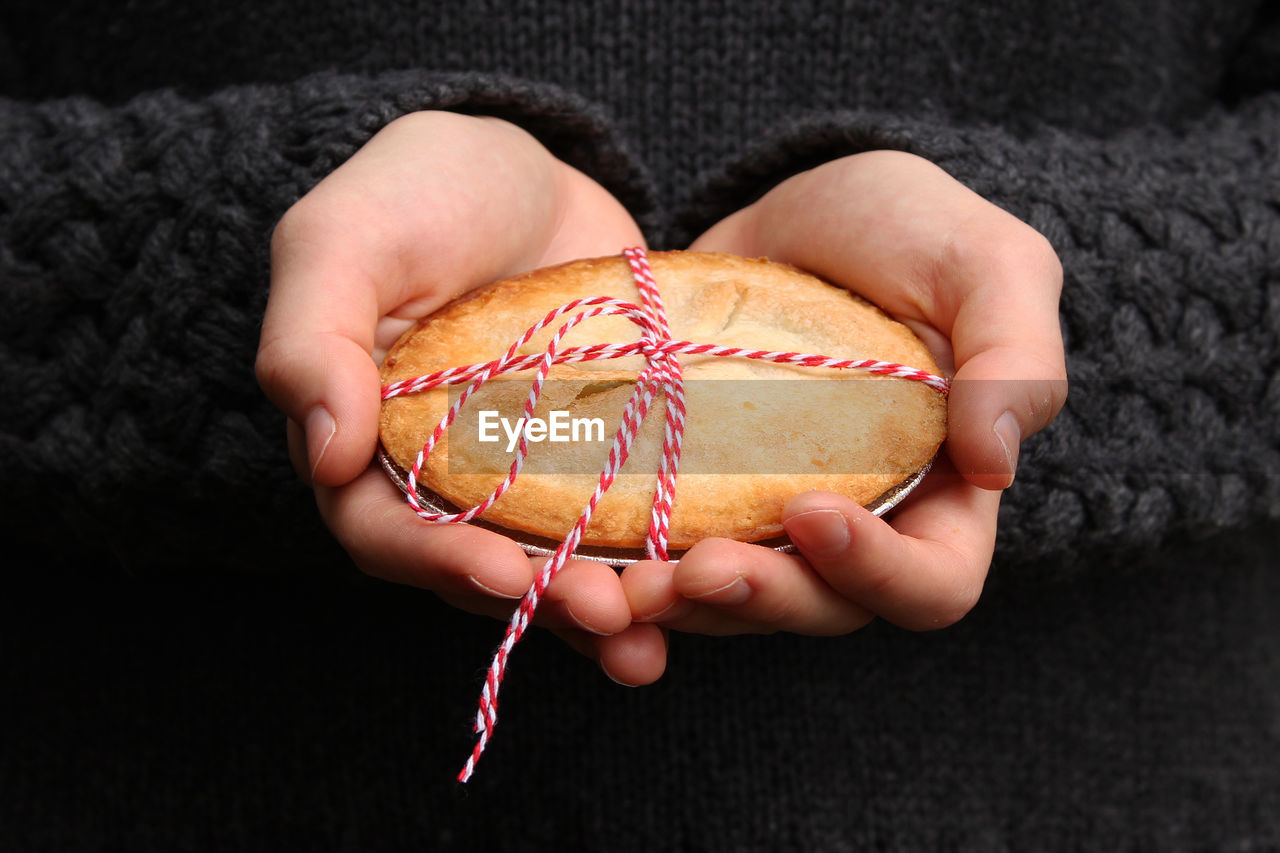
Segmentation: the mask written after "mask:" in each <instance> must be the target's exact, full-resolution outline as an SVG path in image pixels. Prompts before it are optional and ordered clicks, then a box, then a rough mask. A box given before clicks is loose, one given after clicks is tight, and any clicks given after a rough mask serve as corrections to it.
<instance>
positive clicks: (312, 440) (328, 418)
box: [303, 406, 338, 480]
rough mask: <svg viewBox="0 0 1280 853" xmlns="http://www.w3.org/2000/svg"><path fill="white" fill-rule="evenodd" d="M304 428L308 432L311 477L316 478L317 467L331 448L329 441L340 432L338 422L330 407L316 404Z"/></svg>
mask: <svg viewBox="0 0 1280 853" xmlns="http://www.w3.org/2000/svg"><path fill="white" fill-rule="evenodd" d="M303 429H304V430H305V431H306V433H307V456H308V457H310V459H311V479H313V480H314V479H315V477H316V469H317V468H319V467H320V461H321V460H322V459H324V453H325V451H326V450H328V449H329V442H331V441H333V437H334V436H335V435H337V434H338V424H337V422H336V421H334V419H333V415H331V414H329V410H328V409H326V408H325V407H324V406H316V407H315V408H314V409H312V410H311V412H310V413H309V414H308V415H307V422H306V423H305V424H304V425H303Z"/></svg>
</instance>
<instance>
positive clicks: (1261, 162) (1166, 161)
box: [681, 94, 1280, 573]
mask: <svg viewBox="0 0 1280 853" xmlns="http://www.w3.org/2000/svg"><path fill="white" fill-rule="evenodd" d="M877 148H888V149H896V150H900V151H906V152H910V153H914V154H917V155H920V156H922V157H925V158H927V159H929V160H932V161H933V162H935V163H937V164H938V165H940V166H941V167H942V168H944V169H945V170H946V171H948V172H949V173H950V174H952V175H953V176H954V177H956V178H957V179H958V180H959V181H960V182H961V183H963V184H965V185H967V186H968V187H970V188H971V189H973V190H974V191H976V192H978V193H979V194H981V195H983V196H984V197H986V198H987V199H989V200H990V201H992V202H994V203H995V204H997V205H999V206H1000V207H1003V208H1005V209H1007V210H1009V211H1010V212H1011V213H1013V214H1014V215H1016V216H1018V217H1019V218H1021V219H1023V220H1025V221H1026V222H1028V223H1029V224H1031V225H1032V226H1033V227H1035V228H1036V229H1037V230H1039V231H1041V232H1042V233H1043V234H1045V236H1046V237H1048V238H1049V240H1050V242H1051V243H1052V244H1053V246H1054V248H1055V249H1056V250H1057V252H1058V254H1059V256H1060V258H1061V260H1062V264H1063V267H1064V274H1065V281H1064V289H1063V296H1062V303H1061V323H1062V330H1063V335H1064V340H1065V342H1066V347H1067V370H1068V375H1069V377H1070V379H1071V391H1070V395H1069V399H1068V400H1067V403H1066V407H1065V408H1064V410H1063V411H1062V413H1061V414H1060V415H1059V417H1058V419H1057V420H1056V421H1055V422H1054V424H1053V425H1051V426H1050V427H1049V429H1048V430H1046V431H1045V432H1043V433H1041V434H1039V435H1036V436H1033V437H1031V438H1030V439H1028V440H1027V442H1026V443H1025V445H1024V447H1023V452H1022V455H1021V459H1020V463H1019V469H1018V478H1017V482H1016V483H1015V485H1014V486H1013V487H1012V488H1011V489H1010V490H1009V491H1008V493H1007V494H1006V497H1005V500H1004V501H1003V504H1002V506H1001V514H1000V533H999V539H998V545H997V560H998V562H1000V563H1017V564H1030V563H1034V564H1036V565H1037V566H1038V567H1047V568H1045V569H1044V570H1045V571H1048V572H1049V573H1052V572H1053V571H1055V570H1065V569H1068V568H1070V567H1084V566H1089V565H1097V564H1098V563H1099V561H1100V560H1102V559H1103V558H1109V559H1107V560H1106V562H1107V564H1109V565H1118V564H1119V559H1117V558H1120V559H1124V560H1132V558H1133V557H1134V556H1135V555H1137V554H1139V553H1142V552H1145V551H1148V550H1150V549H1152V548H1154V547H1156V546H1159V545H1160V544H1162V543H1165V542H1167V541H1169V540H1170V539H1171V538H1187V537H1190V538H1198V537H1204V536H1209V535H1214V534H1220V533H1223V532H1226V531H1233V530H1242V529H1244V528H1246V527H1249V526H1251V525H1255V524H1257V523H1260V522H1262V523H1266V522H1269V521H1274V520H1275V519H1277V518H1280V266H1277V261H1276V259H1277V258H1280V243H1277V239H1278V235H1280V95H1276V94H1270V95H1266V96H1263V97H1260V98H1256V99H1254V100H1252V101H1250V102H1247V103H1245V104H1243V105H1241V106H1240V107H1239V108H1238V109H1236V110H1233V111H1226V110H1219V111H1214V112H1212V113H1210V114H1208V115H1206V116H1204V117H1203V118H1202V120H1201V121H1199V122H1197V123H1196V124H1195V125H1193V126H1191V127H1188V128H1184V129H1182V130H1181V131H1180V132H1177V133H1175V132H1172V131H1170V130H1168V129H1163V128H1149V129H1143V130H1138V131H1133V132H1129V133H1126V134H1124V135H1121V136H1118V137H1114V138H1109V139H1098V138H1093V137H1081V136H1075V135H1071V134H1068V133H1066V132H1063V131H1061V130H1057V129H1053V128H1049V127H1045V128H1042V129H1040V130H1038V131H1037V132H1034V133H1031V134H1029V135H1027V136H1013V135H1011V134H1009V133H1006V132H1004V131H1002V130H999V129H995V128H990V127H960V126H955V125H953V124H949V123H948V122H947V121H945V120H942V119H928V118H922V119H916V120H909V119H904V118H898V117H888V116H883V115H868V114H865V113H850V112H844V113H833V114H826V115H816V116H811V117H809V118H807V119H805V120H803V121H797V122H793V123H789V124H787V125H784V126H780V127H778V128H777V129H776V131H775V132H774V133H773V134H772V135H771V136H770V137H769V138H767V139H764V140H762V141H760V142H759V143H758V144H757V145H755V146H754V147H753V148H752V149H750V150H749V151H747V152H746V153H745V154H744V156H743V157H742V158H741V159H740V160H738V161H737V162H734V163H731V164H729V165H728V166H727V167H725V168H724V169H723V171H722V172H721V173H720V174H719V175H718V176H716V177H713V178H712V179H711V180H709V181H707V182H706V183H705V185H704V187H703V188H702V190H701V191H700V192H699V193H697V194H696V196H695V198H694V201H693V203H692V204H691V205H690V206H689V208H688V209H687V210H686V211H685V212H684V214H683V216H682V217H681V222H682V226H683V228H684V229H685V232H686V236H690V237H691V236H694V235H696V234H697V233H700V232H701V231H702V230H704V229H705V228H707V227H709V226H710V225H711V224H713V223H714V222H715V221H717V220H718V219H719V218H721V217H723V216H725V215H727V214H728V213H731V212H732V211H734V210H736V209H738V208H740V207H742V206H744V205H746V204H749V203H751V202H752V201H754V200H755V199H757V198H759V197H760V196H762V195H763V194H764V193H765V192H767V191H768V190H769V189H770V188H771V187H773V186H775V185H777V184H778V183H780V182H782V181H784V180H785V179H786V178H788V177H789V176H791V175H794V174H796V173H798V172H800V171H803V170H805V169H809V168H812V167H814V166H817V165H819V164H821V163H824V162H827V161H829V160H832V159H835V158H837V157H842V156H845V155H849V154H856V153H859V152H862V151H868V150H872V149H877ZM1053 567H1056V569H1055V568H1053Z"/></svg>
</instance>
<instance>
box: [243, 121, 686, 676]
mask: <svg viewBox="0 0 1280 853" xmlns="http://www.w3.org/2000/svg"><path fill="white" fill-rule="evenodd" d="M642 242H643V237H642V235H641V233H640V230H639V228H638V227H637V226H636V224H635V223H634V222H633V221H632V219H631V217H630V216H629V215H628V214H627V212H626V211H625V210H624V209H623V207H622V206H621V205H620V204H619V203H618V202H617V201H616V200H615V199H614V198H613V197H612V196H611V195H610V194H609V193H608V192H607V191H606V190H605V189H604V188H602V187H601V186H600V185H598V184H597V183H595V182H594V181H592V180H591V179H590V178H588V177H587V176H586V175H584V174H582V173H581V172H578V171H577V170H575V169H573V168H572V167H570V166H568V165H567V164H565V163H563V162H561V161H559V160H557V159H556V158H555V157H553V156H552V155H551V154H550V153H549V152H548V151H547V150H546V149H545V148H543V147H542V145H540V144H539V143H538V142H537V140H536V139H534V138H533V137H532V136H530V135H529V134H528V133H526V132H525V131H523V130H521V129H519V128H517V127H516V126H514V125H511V124H509V123H506V122H504V121H501V120H498V119H494V118H478V117H469V116H462V115H456V114H452V113H444V112H424V113H414V114H411V115H408V116H405V117H403V118H401V119H398V120H396V121H395V122H392V123H391V124H389V125H388V126H387V127H386V128H384V129H383V130H382V131H381V132H379V133H378V134H377V135H376V136H374V137H373V138H372V139H371V140H370V141H369V142H368V143H367V144H366V145H365V146H364V147H363V148H361V149H360V150H359V151H358V152H357V153H356V154H355V155H354V156H353V157H352V158H351V159H350V160H349V161H348V162H347V163H345V164H344V165H342V166H341V167H340V168H338V169H337V170H335V171H334V172H333V173H332V174H331V175H329V176H328V177H327V178H325V179H324V180H323V181H322V182H320V183H319V184H318V185H317V186H316V187H315V188H314V189H313V190H312V191H311V192H310V193H308V194H307V195H306V196H305V197H304V198H303V199H301V200H300V201H299V202H298V203H297V204H295V205H294V206H293V207H292V208H290V209H289V211H288V212H287V213H286V214H285V216H284V217H283V218H282V219H281V221H280V223H279V225H278V226H277V227H276V230H275V234H274V236H273V238H272V244H271V293H270V297H269V300H268V304H267V311H266V316H265V318H264V320H263V327H262V337H261V341H260V345H259V349H258V359H257V365H256V367H257V375H258V381H259V383H260V384H261V386H262V388H263V390H264V391H265V392H266V394H267V396H268V397H269V398H270V399H271V400H272V401H273V402H274V403H275V404H276V405H277V406H278V407H279V408H280V409H281V410H282V411H283V412H284V413H285V415H286V416H287V419H288V437H289V448H290V455H291V458H292V459H293V463H294V466H295V467H296V468H297V470H298V473H299V475H300V476H302V477H303V479H304V480H306V481H307V482H309V483H310V484H312V485H313V487H314V489H315V492H316V500H317V503H318V505H319V507H320V511H321V514H322V515H323V516H324V519H325V522H326V524H328V526H329V528H330V530H332V532H333V534H334V536H335V537H336V538H337V539H338V541H339V542H340V543H341V544H342V545H343V547H345V548H346V549H347V551H348V552H349V553H350V554H351V556H352V558H353V559H354V560H355V562H356V564H357V565H358V566H360V568H361V569H362V570H364V571H366V572H368V573H370V574H372V575H375V576H378V577H381V578H385V579H387V580H392V581H396V582H401V583H408V584H413V585H415V586H420V587H425V588H428V589H431V590H434V591H435V592H436V593H438V594H439V595H440V596H441V597H442V598H444V599H445V600H446V601H449V602H451V603H452V604H454V605H455V606H458V607H461V608H464V609H467V610H470V611H473V612H478V613H486V614H490V615H494V616H498V617H500V618H505V617H506V615H508V614H509V613H510V611H511V609H512V607H513V606H514V604H515V599H518V598H519V597H520V596H522V595H523V594H524V592H525V591H526V590H527V589H528V588H529V586H530V585H531V584H532V582H533V577H534V569H535V567H536V564H535V563H533V562H531V561H530V559H529V558H528V557H526V556H525V554H524V552H523V551H521V550H520V548H519V547H518V546H517V545H516V544H515V543H514V542H512V541H511V540H509V539H507V538H505V537H503V536H500V535H498V534H496V533H492V532H489V531H486V530H482V529H480V528H476V527H471V526H469V525H452V524H446V525H437V524H431V523H427V522H423V521H422V520H420V519H419V518H418V517H417V516H416V515H415V514H414V513H413V511H412V510H411V509H409V507H408V506H407V505H406V504H405V501H404V499H403V497H402V496H401V494H400V493H399V491H398V490H397V489H396V488H395V487H394V486H393V485H392V484H391V483H390V481H389V480H388V479H387V477H386V476H385V475H384V474H383V473H382V471H381V470H379V469H377V468H376V466H374V465H373V464H372V459H373V455H374V451H375V448H376V445H377V433H378V415H379V409H380V405H381V403H380V394H379V387H380V383H379V378H378V369H377V365H378V363H379V362H380V361H381V359H382V357H383V355H384V354H385V353H386V350H387V348H388V347H390V346H391V344H392V343H394V342H395V340H396V339H397V338H398V337H399V336H400V334H401V333H402V332H404V331H405V330H406V329H408V328H409V327H410V326H411V325H412V324H413V322H414V321H415V320H416V319H417V318H419V317H422V316H424V315H426V314H429V313H431V312H432V311H434V310H435V309H437V308H439V307H440V306H442V305H444V304H445V303H446V302H448V301H449V300H450V299H452V298H454V297H455V296H458V295H459V294H461V293H464V292H465V291H467V290H470V289H472V288H474V287H477V286H480V285H483V284H487V283H489V282H491V281H494V280H497V279H500V278H503V277H506V276H509V275H514V274H516V273H519V272H522V271H524V270H529V269H533V268H536V267H540V266H545V265H547V264H553V263H559V262H562V261H568V260H572V259H576V258H581V257H593V256H600V255H610V254H615V253H617V251H618V250H619V248H620V247H622V246H630V245H639V244H641V243H642ZM544 602H545V604H544V606H542V607H540V608H539V620H538V621H539V623H540V624H544V625H546V626H548V627H550V628H552V629H553V630H556V631H557V632H558V633H560V634H561V636H563V637H564V638H565V639H566V640H567V641H568V642H569V643H570V645H572V646H574V647H575V648H577V649H579V650H580V651H583V652H584V653H585V654H588V655H589V656H593V657H595V658H596V659H597V660H598V661H599V662H600V664H601V666H602V667H603V668H604V670H605V672H606V673H607V674H609V675H610V676H611V677H613V678H614V679H615V680H617V681H621V682H623V683H628V684H644V683H648V682H651V681H653V680H655V679H657V678H658V677H659V676H660V675H661V673H662V671H663V668H664V667H665V662H666V644H665V638H664V636H663V633H662V631H661V630H660V629H659V628H658V627H657V626H654V625H650V624H634V625H633V624H632V622H631V618H630V609H629V608H628V606H627V600H626V597H625V594H624V592H623V590H622V587H621V583H620V581H619V579H618V576H617V575H616V574H615V573H614V572H613V571H612V570H610V569H608V568H607V567H603V566H596V565H595V564H591V563H584V562H577V561H574V562H571V563H569V564H568V565H567V566H566V568H565V569H564V570H563V571H562V572H561V573H560V574H558V575H557V577H556V579H555V580H554V581H553V582H552V584H551V585H550V587H549V588H548V590H547V592H546V595H545V598H544Z"/></svg>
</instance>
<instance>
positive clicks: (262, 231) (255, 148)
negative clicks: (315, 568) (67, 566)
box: [0, 72, 652, 571]
mask: <svg viewBox="0 0 1280 853" xmlns="http://www.w3.org/2000/svg"><path fill="white" fill-rule="evenodd" d="M425 108H437V109H462V110H465V111H480V112H484V113H486V114H490V115H498V116H501V117H503V118H507V119H509V120H511V121H514V122H516V123H518V124H521V125H523V126H525V127H526V128H527V129H528V130H530V131H531V132H532V133H534V134H535V135H536V136H538V137H539V138H540V139H541V140H542V141H543V143H544V144H545V145H547V146H548V148H550V149H551V150H552V151H553V152H555V153H556V154H557V156H559V157H561V158H562V159H564V160H566V161H567V162H570V163H572V164H574V165H575V166H577V167H578V168H580V169H582V170H583V171H585V172H587V173H588V174H590V175H592V176H593V177H595V178H596V179H597V180H598V181H600V182H601V183H602V184H603V185H604V186H606V187H607V188H609V189H611V190H612V191H613V192H614V193H615V194H616V195H617V196H618V197H619V198H620V199H622V200H624V202H625V203H627V204H628V206H629V207H630V208H631V209H634V210H636V211H637V212H638V215H639V216H640V217H641V221H644V220H643V217H644V214H645V212H646V211H647V210H649V209H650V208H651V206H652V203H651V201H650V200H649V198H650V193H649V190H648V187H647V185H646V183H645V181H644V178H643V176H642V175H641V173H640V172H639V170H638V168H637V167H636V165H635V164H634V162H633V161H632V160H631V159H629V158H628V156H627V155H626V153H625V151H624V150H623V149H622V148H621V147H620V146H619V144H618V142H617V141H616V139H615V138H614V137H613V136H612V135H611V131H610V130H609V129H608V127H607V126H606V125H605V124H604V122H603V121H602V119H601V118H600V116H599V114H598V112H597V111H595V110H594V109H592V108H590V107H588V106H587V105H586V104H585V103H584V102H583V101H581V100H580V99H578V98H576V97H573V96H570V95H567V94H565V93H563V92H561V91H559V90H557V89H555V88H553V87H549V86H540V85H531V84H528V83H520V82H515V81H511V80H507V79H503V78H498V77H492V76H485V75H476V74H472V75H461V74H457V75H433V76H432V77H430V78H429V79H428V78H424V77H423V75H421V74H419V73H412V72H403V73H394V74H386V75H382V76H379V77H373V78H367V77H351V76H337V75H333V74H322V75H316V76H311V77H308V78H305V79H304V80H302V81H300V82H299V83H297V84H295V85H292V86H283V85H278V86H254V87H239V88H233V89H228V90H226V91H223V92H220V93H218V94H216V95H212V96H209V97H207V98H202V99H196V100H192V99H187V98H182V97H180V96H178V95H176V94H174V93H173V92H159V93H155V94H150V95H145V96H140V97H138V98H135V99H133V100H131V101H129V102H128V103H127V104H125V105H123V106H121V107H118V108H114V109H113V108H107V107H104V106H102V105H101V104H99V103H96V102H93V101H89V100H85V99H70V100H60V101H53V102H48V103H45V104H41V105H39V106H32V105H28V104H23V103H18V102H13V101H9V102H0V196H2V198H0V204H3V205H4V207H3V208H0V244H2V245H3V247H4V254H3V256H0V277H3V279H4V281H5V282H6V287H5V289H4V291H3V294H2V295H0V301H2V303H0V304H3V310H2V311H0V337H2V338H3V340H4V341H5V350H4V358H3V359H2V360H0V389H2V390H0V410H2V411H4V413H5V415H4V428H3V431H0V465H2V466H3V470H4V471H5V474H6V480H7V483H8V485H9V488H8V489H7V490H6V491H5V492H4V497H3V498H2V499H0V506H3V508H4V511H5V513H6V514H7V516H8V517H9V518H10V519H13V520H14V521H16V522H17V523H16V524H15V529H17V530H24V531H26V532H27V534H29V535H30V534H34V535H35V537H37V538H40V539H42V540H45V541H49V542H52V543H58V542H59V541H63V542H64V544H75V543H74V542H67V541H66V540H62V538H61V537H58V536H57V535H55V532H56V531H57V530H59V529H75V530H77V531H80V536H79V537H78V538H79V539H81V540H83V539H89V540H99V539H101V540H104V541H105V542H106V543H108V544H109V546H110V547H111V549H112V550H113V551H114V553H115V554H116V556H117V558H118V559H119V560H120V561H121V562H123V563H124V564H125V565H128V566H130V567H134V568H138V569H143V568H146V569H154V568H159V569H160V570H163V571H167V570H171V569H179V570H185V569H181V568H180V567H182V566H188V567H189V563H188V561H189V560H193V559H194V560H197V561H199V560H203V559H204V558H205V557H207V556H208V555H210V554H211V553H213V552H211V551H210V550H209V549H208V547H202V546H209V545H213V544H214V543H225V542H226V541H228V538H227V537H228V533H229V532H231V531H234V532H235V535H233V536H232V537H231V541H239V542H240V543H241V545H242V547H243V548H244V549H245V551H244V553H243V554H241V555H238V556H240V557H242V558H243V560H244V562H241V561H239V560H233V561H231V565H236V566H240V567H244V566H252V565H257V566H264V567H269V566H279V565H281V563H280V561H279V560H272V559H270V558H269V555H268V558H266V559H264V555H263V554H262V553H260V552H259V550H258V549H260V548H264V547H265V548H268V549H274V550H277V551H280V552H282V553H287V552H288V551H289V550H292V549H294V548H301V549H304V550H307V551H310V550H313V549H314V548H315V547H317V546H319V547H323V545H322V543H323V541H324V540H323V536H322V535H321V531H320V528H319V526H318V524H317V522H316V520H315V512H314V509H313V508H312V507H311V505H310V500H309V499H308V498H307V497H306V491H305V490H304V489H303V488H302V487H301V486H300V485H299V484H298V483H297V482H296V478H295V477H294V476H293V474H292V470H291V468H290V467H289V464H288V460H287V459H286V458H285V457H284V456H283V455H282V453H281V436H282V430H281V423H280V416H279V413H278V412H276V411H274V410H273V409H272V407H271V406H270V405H269V404H267V403H266V402H265V401H264V400H263V398H262V394H261V392H260V391H258V389H257V387H256V385H255V383H254V380H253V372H252V364H253V358H254V353H255V350H256V346H257V329H258V324H259V321H260V318H261V317H262V311H263V307H264V306H265V304H266V293H267V284H268V281H267V278H268V258H267V244H268V237H269V235H270V232H271V228H272V226H273V225H274V224H275V222H276V221H277V220H278V219H279V218H280V215H281V214H282V213H283V212H284V211H285V210H286V209H288V207H289V206H290V205H291V204H292V203H293V202H295V201H297V200H298V199H299V198H300V197H301V196H302V194H303V193H305V192H306V191H307V190H308V189H310V188H311V186H313V185H314V184H315V183H316V182H318V181H319V179H320V178H322V177H323V176H324V175H326V174H327V173H328V172H330V171H332V170H333V169H334V168H336V167H337V166H339V165H340V164H341V163H342V162H343V161H344V160H346V159H347V158H348V157H349V156H350V155H351V154H353V153H354V152H355V151H356V149H357V148H359V146H360V145H361V144H363V143H364V142H365V141H366V140H367V139H368V138H369V137H370V136H372V135H373V134H374V133H375V132H376V131H377V130H378V129H379V128H381V127H382V126H384V125H385V124H387V123H388V122H389V121H391V120H392V119H394V118H396V117H397V116H399V115H403V114H405V113H407V112H410V111H413V110H417V109H425ZM282 523H283V524H285V525H286V526H289V527H295V528H296V529H298V530H299V535H297V536H295V537H293V539H292V541H287V542H282V541H281V539H280V537H279V535H278V531H279V529H280V527H281V525H282ZM175 554H182V555H185V556H184V557H183V558H182V559H181V560H180V561H178V562H175V561H174V555H175ZM276 556H280V554H276ZM216 559H217V560H218V561H220V562H225V560H224V558H223V557H222V556H218V557H217V558H216Z"/></svg>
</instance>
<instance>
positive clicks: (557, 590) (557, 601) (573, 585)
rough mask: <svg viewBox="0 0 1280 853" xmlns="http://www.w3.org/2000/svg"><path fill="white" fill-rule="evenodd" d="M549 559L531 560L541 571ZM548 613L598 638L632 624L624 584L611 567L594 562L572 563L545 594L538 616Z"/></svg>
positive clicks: (570, 562) (552, 581) (568, 562)
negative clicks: (544, 612) (623, 588)
mask: <svg viewBox="0 0 1280 853" xmlns="http://www.w3.org/2000/svg"><path fill="white" fill-rule="evenodd" d="M546 562H547V558H546V557H537V558H534V559H533V560H531V563H532V565H533V567H534V571H541V570H542V568H543V566H544V565H545V564H546ZM544 610H545V611H546V612H547V614H548V616H551V615H556V616H559V617H561V618H562V619H563V620H564V621H566V622H568V623H570V624H572V625H575V626H577V627H578V628H581V629H582V630H584V631H586V632H588V633H590V634H594V635H596V636H602V637H603V636H610V635H613V634H617V633H619V632H621V631H622V630H624V629H625V628H626V627H627V626H628V625H630V624H631V609H630V608H629V607H628V606H627V596H626V594H625V593H624V592H623V591H622V583H621V581H619V580H618V574H617V572H616V571H614V569H613V568H612V567H611V566H608V565H606V564H604V563H597V562H594V561H592V560H569V561H567V562H566V563H565V564H564V566H562V567H561V569H560V571H558V572H557V573H556V576H555V577H554V578H552V580H551V583H550V584H548V585H547V589H546V591H545V592H544V593H543V598H542V602H541V603H540V604H539V606H538V613H539V614H541V613H542V612H543V611H544Z"/></svg>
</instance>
